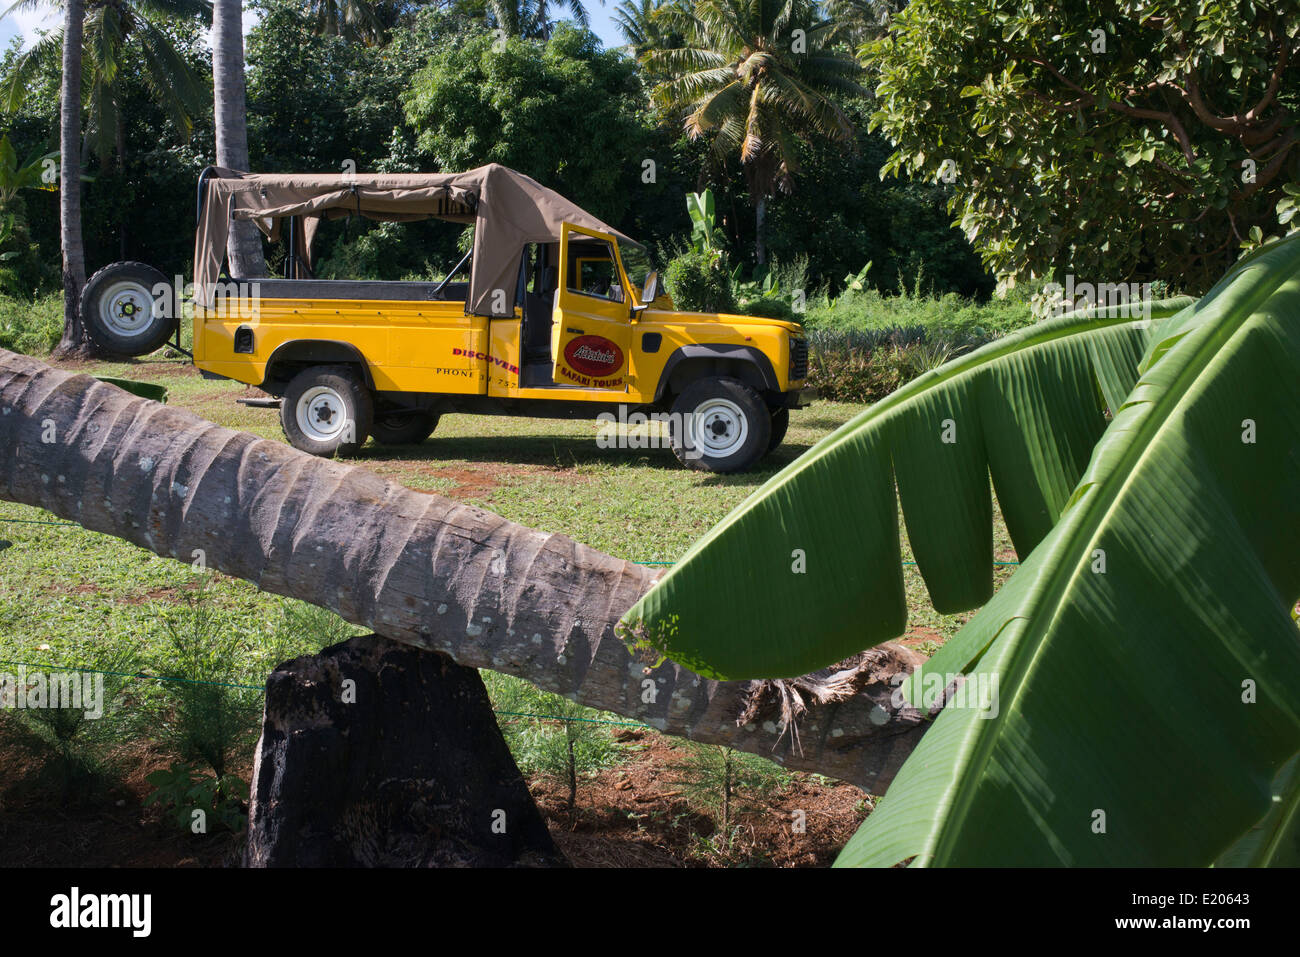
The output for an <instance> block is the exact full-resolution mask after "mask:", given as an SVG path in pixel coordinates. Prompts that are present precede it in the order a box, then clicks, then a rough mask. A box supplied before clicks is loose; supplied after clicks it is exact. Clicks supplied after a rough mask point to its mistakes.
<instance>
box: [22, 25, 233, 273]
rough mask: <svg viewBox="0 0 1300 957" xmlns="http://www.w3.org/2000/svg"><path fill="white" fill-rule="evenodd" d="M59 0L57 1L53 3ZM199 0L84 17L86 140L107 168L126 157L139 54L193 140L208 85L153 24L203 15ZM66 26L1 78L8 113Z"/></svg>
mask: <svg viewBox="0 0 1300 957" xmlns="http://www.w3.org/2000/svg"><path fill="white" fill-rule="evenodd" d="M61 3H62V0H56V5H58V4H61ZM43 5H44V0H18V2H17V3H15V4H14V5H13V6H11V7H10V8H9V9H8V10H7V11H5V14H4V16H8V15H9V14H10V13H13V12H14V11H16V10H21V9H31V8H35V7H40V6H43ZM208 10H209V8H208V6H207V4H206V3H204V2H202V0H134V2H123V3H119V4H113V5H98V4H97V5H95V6H93V7H92V8H91V10H90V12H89V13H88V14H87V15H86V17H85V20H84V26H83V29H84V36H83V42H82V68H83V70H84V71H85V74H86V76H85V77H83V87H84V88H85V89H86V90H87V91H88V102H87V106H88V112H89V122H88V124H87V128H86V132H85V139H84V145H85V147H86V148H87V149H89V150H90V151H92V152H94V153H95V154H97V155H98V156H99V158H100V161H101V162H102V163H104V164H105V165H106V166H107V165H110V164H115V165H116V166H117V167H118V168H119V169H120V168H122V166H123V165H124V163H125V161H126V124H125V122H124V118H123V116H122V97H123V92H124V91H123V86H124V81H125V80H126V79H127V73H126V70H127V66H128V64H127V62H126V58H127V56H128V54H129V53H131V52H132V51H135V52H138V53H139V54H140V56H139V62H140V64H141V67H142V71H141V74H140V78H141V79H142V80H143V81H144V83H145V86H146V87H147V88H148V90H149V92H150V94H151V95H152V96H153V98H154V101H155V102H156V103H158V104H159V105H160V106H162V107H163V109H164V110H165V111H166V112H167V114H168V116H169V117H170V119H171V121H172V124H173V125H174V126H175V127H176V129H177V131H178V132H179V134H180V135H181V137H182V138H186V139H188V137H189V134H190V132H191V130H192V129H193V126H194V119H193V118H194V116H195V114H196V113H198V112H199V111H201V110H202V109H203V105H204V101H205V99H206V97H207V90H206V85H205V84H204V82H203V81H202V80H201V79H200V78H199V77H198V76H197V75H196V74H195V73H194V71H193V69H191V67H190V65H189V63H188V62H186V60H185V58H184V57H183V56H182V55H181V53H180V52H179V51H178V50H177V49H176V46H175V44H174V43H173V42H172V39H171V37H169V36H168V34H167V33H166V31H165V30H164V29H162V27H161V26H160V25H159V23H158V22H156V21H163V20H194V19H198V18H200V17H206V15H207V13H208ZM62 45H63V31H62V30H52V31H49V32H47V33H46V34H45V35H44V36H42V37H41V39H40V40H39V41H37V43H35V44H34V45H33V46H32V47H31V48H30V49H28V50H26V51H24V52H23V53H21V54H19V56H18V57H16V58H15V59H14V61H13V63H12V64H11V66H10V70H9V73H8V74H7V75H6V76H5V78H4V80H3V84H4V86H3V100H4V104H5V108H6V109H8V110H14V109H17V108H18V106H19V105H21V104H22V102H23V101H24V100H25V99H26V98H27V96H28V95H29V93H30V91H31V89H32V88H33V85H32V80H33V79H34V78H35V77H36V76H37V75H38V74H40V73H42V72H43V71H45V70H47V69H50V68H51V67H52V66H53V65H54V63H55V62H57V58H58V56H59V55H60V52H59V51H60V50H61V48H62ZM119 236H120V240H121V247H122V252H121V255H122V257H123V258H125V256H126V241H127V234H126V224H125V223H123V224H121V226H120V227H119Z"/></svg>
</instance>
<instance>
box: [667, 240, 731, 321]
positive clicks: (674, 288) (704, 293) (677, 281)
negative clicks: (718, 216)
mask: <svg viewBox="0 0 1300 957" xmlns="http://www.w3.org/2000/svg"><path fill="white" fill-rule="evenodd" d="M664 282H665V283H666V284H667V286H668V293H669V295H671V296H672V297H673V304H674V305H675V306H676V307H677V308H678V309H681V310H684V311H687V312H735V311H736V301H735V298H734V297H733V296H732V292H731V277H730V276H729V275H728V274H727V270H726V268H725V263H724V262H723V259H722V256H721V255H720V254H718V253H717V252H716V251H713V250H700V251H697V250H688V251H686V252H682V253H679V254H678V255H676V256H674V257H673V259H672V261H671V262H669V263H668V268H667V269H666V270H664Z"/></svg>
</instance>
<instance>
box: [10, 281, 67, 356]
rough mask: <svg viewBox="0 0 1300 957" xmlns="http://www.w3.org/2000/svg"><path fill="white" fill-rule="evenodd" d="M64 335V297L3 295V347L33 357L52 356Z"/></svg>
mask: <svg viewBox="0 0 1300 957" xmlns="http://www.w3.org/2000/svg"><path fill="white" fill-rule="evenodd" d="M62 335H63V297H62V296H61V295H58V294H56V293H49V294H48V295H44V296H41V297H39V298H38V299H36V300H35V301H34V302H33V301H31V300H28V299H23V298H16V297H13V296H5V295H0V349H9V350H11V351H13V352H21V353H23V354H25V355H29V356H44V355H48V354H49V352H50V350H51V349H53V348H54V347H55V346H56V345H58V344H59V337H60V336H62Z"/></svg>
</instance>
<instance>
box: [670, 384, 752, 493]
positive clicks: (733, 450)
mask: <svg viewBox="0 0 1300 957" xmlns="http://www.w3.org/2000/svg"><path fill="white" fill-rule="evenodd" d="M673 412H674V413H675V414H674V417H673V421H672V428H671V431H672V443H673V453H674V454H675V455H676V456H677V460H678V461H679V462H681V463H682V464H683V465H685V466H686V467H687V468H690V469H697V470H699V471H702V472H743V471H745V469H747V468H749V467H750V466H751V465H753V464H754V463H755V462H757V461H758V460H759V458H760V457H762V455H763V453H765V452H766V451H767V444H768V441H769V439H770V437H771V434H772V414H771V413H770V412H769V411H768V408H767V405H766V404H764V402H763V398H762V396H760V395H759V394H758V393H757V392H755V391H754V390H753V389H752V388H750V387H749V386H748V385H746V384H745V383H743V382H741V381H740V380H739V379H732V378H728V377H719V378H711V379H700V380H698V381H696V382H692V383H691V384H690V385H689V386H687V387H686V389H685V390H683V392H682V394H681V395H679V396H678V397H677V401H675V402H674V403H673Z"/></svg>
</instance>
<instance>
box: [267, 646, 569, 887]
mask: <svg viewBox="0 0 1300 957" xmlns="http://www.w3.org/2000/svg"><path fill="white" fill-rule="evenodd" d="M244 864H245V866H248V867H514V866H531V867H555V866H560V867H563V866H567V861H565V859H564V857H563V855H562V854H560V852H559V850H558V849H557V848H556V846H555V844H554V842H553V841H552V840H551V835H550V832H549V831H548V830H547V828H546V823H545V821H543V819H542V816H541V813H540V812H539V811H538V810H537V805H536V804H534V803H533V799H532V796H531V795H530V794H529V793H528V788H527V787H526V786H525V785H524V780H523V777H522V775H520V773H519V768H518V767H517V766H516V764H515V762H514V759H513V758H512V757H511V755H510V751H509V749H508V748H507V747H506V743H505V741H504V739H503V738H502V737H501V732H500V731H499V729H498V728H497V723H496V718H495V716H494V715H493V713H492V705H491V702H490V701H489V699H488V695H487V689H486V688H484V687H483V682H482V680H481V679H480V678H479V675H478V672H477V671H475V670H474V669H472V668H465V667H462V666H460V665H458V664H456V663H455V662H453V661H452V660H451V659H450V658H448V657H446V656H445V655H441V654H439V653H437V652H433V651H424V650H421V649H418V648H413V647H411V646H409V645H402V644H398V643H396V642H393V641H389V640H388V639H386V638H382V637H380V636H378V635H367V636H365V637H363V638H353V639H351V640H350V641H345V642H343V643H341V644H337V645H333V646H332V647H330V648H326V649H325V650H324V651H322V652H321V653H320V654H319V655H308V656H305V657H302V658H295V659H294V660H292V661H289V662H286V663H285V664H282V665H280V666H279V667H278V668H276V670H275V671H274V672H272V674H271V676H270V678H269V679H267V683H266V710H265V712H264V713H263V719H262V737H261V740H260V741H259V742H258V746H257V756H256V758H255V761H254V764H253V786H252V795H251V804H250V808H249V815H248V846H247V849H246V851H245V855H244Z"/></svg>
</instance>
